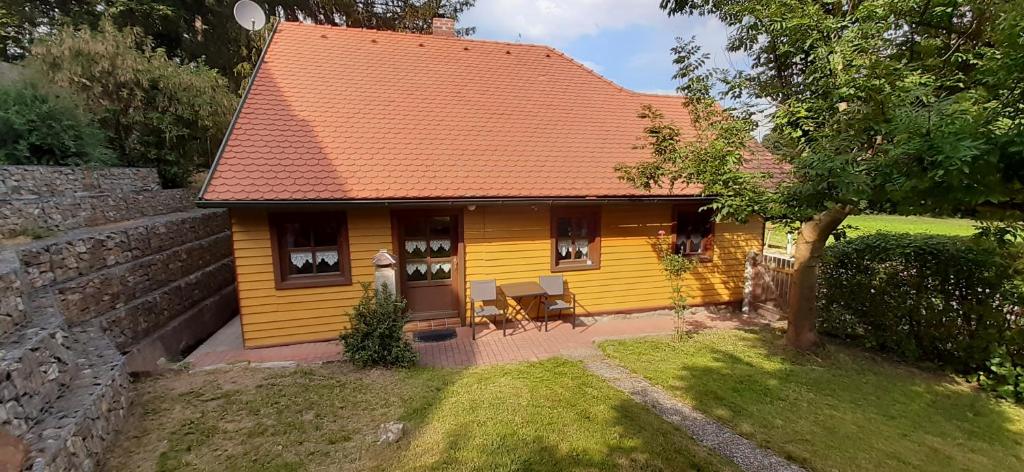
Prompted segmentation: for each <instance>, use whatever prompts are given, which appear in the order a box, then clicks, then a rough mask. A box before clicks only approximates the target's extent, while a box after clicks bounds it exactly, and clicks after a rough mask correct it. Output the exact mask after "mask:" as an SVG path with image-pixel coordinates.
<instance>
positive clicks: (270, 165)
mask: <svg viewBox="0 0 1024 472" xmlns="http://www.w3.org/2000/svg"><path fill="white" fill-rule="evenodd" d="M643 104H652V105H654V106H656V107H658V108H659V109H661V110H662V111H663V112H665V114H666V116H668V117H669V118H670V119H671V120H672V121H673V122H675V123H676V124H677V125H679V126H680V127H681V128H682V129H683V132H684V136H685V135H686V131H687V129H688V128H687V126H688V124H689V122H690V120H689V115H688V114H687V112H686V110H685V108H684V107H683V106H682V104H681V100H680V98H679V97H673V96H659V95H649V94H642V93H636V92H632V91H629V90H626V89H624V88H622V87H620V86H618V85H616V84H614V83H612V82H610V81H608V80H607V79H604V78H603V77H601V76H599V75H597V74H596V73H594V72H593V71H591V70H589V69H587V68H586V67H584V66H583V65H581V64H579V63H577V62H575V61H573V60H572V59H570V58H569V57H567V56H565V55H564V54H562V53H560V52H558V51H556V50H554V49H551V48H549V47H545V46H537V45H527V44H510V43H501V42H493V41H477V40H469V39H460V38H446V37H438V36H427V35H418V34H405V33H393V32H380V31H372V30H362V29H352V28H338V27H328V26H317V25H308V24H301V23H282V24H280V25H279V26H278V27H277V31H276V32H275V34H274V36H273V39H272V41H271V43H270V46H269V48H268V50H267V51H266V55H265V57H264V59H263V63H262V65H261V67H260V69H259V71H258V73H257V75H256V78H255V80H254V82H253V86H252V88H251V90H250V91H249V94H248V97H247V98H246V99H245V102H244V104H243V106H242V108H241V110H240V112H239V115H238V117H237V120H236V122H235V124H234V127H233V129H232V131H231V132H230V135H229V137H228V139H227V142H226V143H225V146H224V148H223V150H222V153H221V155H220V157H219V159H218V161H217V163H216V164H215V166H214V167H215V168H214V170H213V172H212V175H211V177H210V180H209V182H208V183H207V186H206V188H205V191H204V193H203V195H202V199H203V200H206V201H267V200H286V201H287V200H290V201H294V200H328V201H335V200H393V199H413V200H418V199H472V198H548V197H551V198H576V197H631V196H643V195H650V194H646V193H644V192H641V191H638V190H636V189H634V188H632V187H630V186H629V185H628V184H626V183H623V182H621V181H620V180H619V179H618V178H617V175H616V172H615V171H614V169H613V167H614V166H615V164H616V163H620V162H635V161H637V160H640V159H643V158H645V157H646V156H647V153H646V152H645V151H643V150H637V149H634V148H633V147H634V145H635V144H636V143H637V142H638V141H637V140H638V137H639V136H640V135H641V133H642V130H643V125H644V122H643V121H641V120H639V119H638V118H637V117H636V114H637V112H638V111H639V110H640V107H641V105H643ZM691 132H692V130H691ZM754 154H755V156H754V157H755V158H753V159H751V160H750V165H751V167H755V168H771V167H773V159H772V158H771V156H770V155H769V154H768V153H767V152H763V151H761V152H755V153H754ZM697 190H698V189H695V188H690V189H686V191H683V192H680V191H679V190H678V189H677V191H676V194H684V195H686V194H690V195H693V194H695V193H696V192H697ZM656 194H660V195H664V194H665V192H664V191H658V192H656Z"/></svg>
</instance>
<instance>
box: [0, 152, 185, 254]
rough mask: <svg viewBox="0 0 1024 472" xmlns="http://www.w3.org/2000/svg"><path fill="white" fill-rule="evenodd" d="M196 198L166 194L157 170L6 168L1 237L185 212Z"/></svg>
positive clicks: (1, 173)
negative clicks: (162, 188) (161, 187)
mask: <svg viewBox="0 0 1024 472" xmlns="http://www.w3.org/2000/svg"><path fill="white" fill-rule="evenodd" d="M193 197H194V195H193V194H192V193H191V192H190V191H188V190H184V189H173V190H161V189H160V183H159V179H158V178H157V175H156V172H154V171H153V170H152V169H133V168H103V169H88V168H70V167H46V166H0V238H12V237H18V236H28V237H41V236H45V235H47V234H50V233H53V232H57V231H68V230H73V229H78V228H85V227H90V226H99V225H104V224H109V223H115V222H118V221H128V220H132V219H136V218H142V217H145V216H152V215H159V214H164V213H171V212H175V211H184V210H187V209H190V208H192V200H193Z"/></svg>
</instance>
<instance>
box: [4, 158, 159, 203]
mask: <svg viewBox="0 0 1024 472" xmlns="http://www.w3.org/2000/svg"><path fill="white" fill-rule="evenodd" d="M159 189H160V178H159V176H157V174H156V171H155V170H153V169H142V168H133V167H101V168H88V167H52V166H0V200H9V199H25V198H40V197H73V196H79V195H81V194H89V193H131V192H148V191H153V190H159Z"/></svg>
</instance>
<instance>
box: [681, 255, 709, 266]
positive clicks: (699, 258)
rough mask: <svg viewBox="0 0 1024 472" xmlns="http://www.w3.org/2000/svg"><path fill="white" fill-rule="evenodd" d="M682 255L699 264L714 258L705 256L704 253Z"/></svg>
mask: <svg viewBox="0 0 1024 472" xmlns="http://www.w3.org/2000/svg"><path fill="white" fill-rule="evenodd" d="M683 257H685V258H687V259H690V260H694V261H697V262H699V263H701V264H703V263H706V262H711V261H712V260H714V258H713V257H712V256H706V255H703V254H684V255H683Z"/></svg>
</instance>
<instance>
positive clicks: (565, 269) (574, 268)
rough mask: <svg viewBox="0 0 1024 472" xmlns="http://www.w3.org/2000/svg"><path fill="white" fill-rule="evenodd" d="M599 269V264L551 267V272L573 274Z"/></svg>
mask: <svg viewBox="0 0 1024 472" xmlns="http://www.w3.org/2000/svg"><path fill="white" fill-rule="evenodd" d="M600 268H601V264H578V265H563V266H554V267H552V268H551V272H575V271H579V270H597V269H600Z"/></svg>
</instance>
